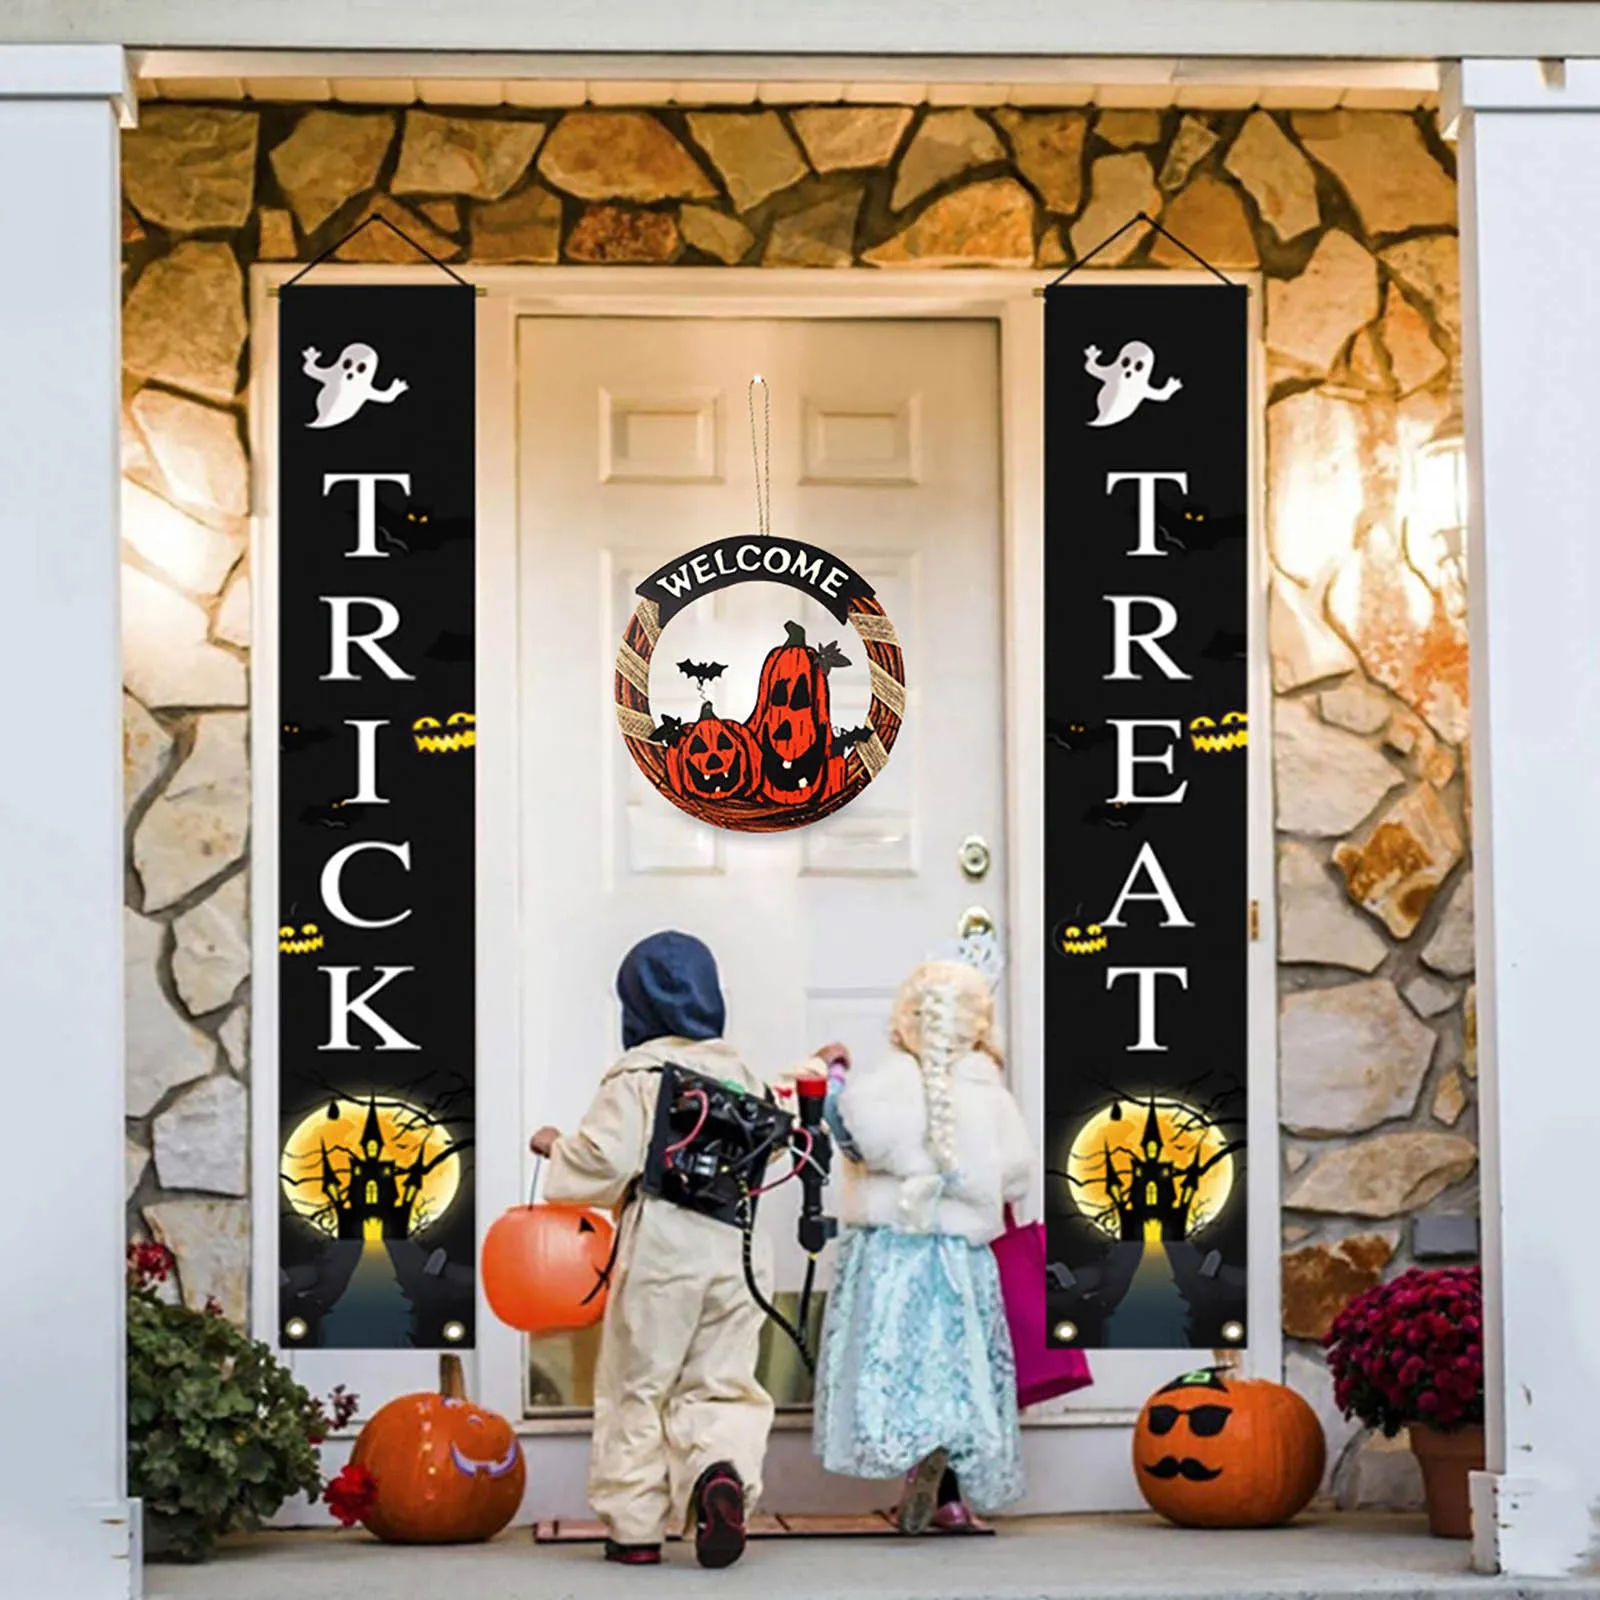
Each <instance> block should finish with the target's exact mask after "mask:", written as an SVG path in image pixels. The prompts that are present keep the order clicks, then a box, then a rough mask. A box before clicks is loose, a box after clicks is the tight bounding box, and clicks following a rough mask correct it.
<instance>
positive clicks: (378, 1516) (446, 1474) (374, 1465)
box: [350, 1355, 527, 1544]
mask: <svg viewBox="0 0 1600 1600" xmlns="http://www.w3.org/2000/svg"><path fill="white" fill-rule="evenodd" d="M439 1389H440V1392H439V1393H438V1394H407V1395H402V1396H401V1397H400V1398H399V1399H398V1400H391V1401H390V1402H389V1403H388V1405H386V1406H384V1407H383V1408H382V1409H381V1410H379V1411H377V1412H375V1413H374V1415H373V1416H372V1418H371V1420H370V1421H369V1422H368V1423H367V1425H366V1427H364V1428H363V1429H362V1430H361V1435H360V1437H359V1438H358V1439H357V1440H356V1447H355V1449H354V1451H352V1452H351V1456H350V1461H351V1464H352V1465H353V1466H358V1467H365V1468H366V1469H367V1471H368V1472H370V1473H371V1474H372V1476H373V1478H374V1479H375V1480H376V1481H377V1495H376V1498H375V1500H374V1502H373V1504H372V1506H371V1509H370V1510H368V1511H367V1513H366V1514H365V1515H364V1516H363V1517H362V1519H361V1520H362V1522H363V1523H364V1524H365V1525H366V1527H367V1528H368V1530H369V1531H370V1532H372V1533H374V1534H376V1535H377V1536H378V1538H380V1539H382V1540H384V1541H386V1542H387V1543H390V1544H475V1543H477V1542H479V1541H481V1540H484V1539H492V1538H493V1537H494V1536H495V1535H496V1534H497V1533H499V1531H500V1530H501V1529H502V1528H503V1527H505V1525H506V1524H507V1523H508V1522H509V1521H510V1520H511V1519H512V1517H513V1516H515V1515H516V1510H517V1507H518V1506H519V1505H521V1504H522V1489H523V1484H524V1482H525V1481H526V1478H527V1467H526V1465H525V1464H524V1462H523V1459H522V1446H521V1445H520V1444H518V1442H517V1436H516V1434H515V1433H514V1432H513V1431H512V1428H511V1424H510V1423H509V1422H507V1421H506V1419H505V1418H504V1417H500V1416H496V1415H495V1413H494V1412H492V1411H485V1410H483V1409H482V1408H481V1407H480V1406H475V1405H472V1404H471V1403H470V1402H469V1401H468V1400H467V1398H466V1393H465V1388H464V1385H463V1383H462V1377H461V1358H460V1356H454V1355H446V1356H442V1357H440V1360H439Z"/></svg>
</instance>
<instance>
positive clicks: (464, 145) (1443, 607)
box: [123, 104, 1476, 1500]
mask: <svg viewBox="0 0 1600 1600" xmlns="http://www.w3.org/2000/svg"><path fill="white" fill-rule="evenodd" d="M1453 172H1454V163H1453V161H1452V158H1451V156H1450V153H1449V152H1448V150H1447V149H1446V148H1445V147H1444V146H1443V145H1441V143H1440V142H1439V139H1438V136H1437V133H1436V130H1435V128H1434V125H1433V121H1432V119H1431V117H1429V116H1427V115H1417V116H1413V115H1409V114H1400V113H1337V112H1336V113H1313V114H1289V113H1276V114H1269V113H1266V112H1261V111H1257V112H1253V113H1249V114H1245V113H1230V114H1222V115H1216V114H1207V115H1199V114H1192V113H1181V112H1176V111H1171V112H1156V111H1147V110H1105V111H1100V112H1098V113H1094V112H1085V111H1082V110H1073V109H1063V110H1057V111H1037V110H1027V111H1023V110H1012V109H987V110H985V109H975V108H954V109H942V110H931V111H930V110H914V109H911V108H908V107H899V106H890V105H886V106H876V107H862V106H849V107H847V106H821V105H819V106H805V107H800V108H791V109H787V110H783V111H775V110H747V111H728V110H717V111H693V110H690V111H680V110H672V111H665V110H657V111H650V110H633V111H627V110H615V111H611V110H607V111H587V110H586V111H568V112H566V113H556V112H551V113H548V114H542V113H534V112H530V113H526V114H519V113H504V114H501V113H488V114H479V113H463V114H459V115H450V114H444V113H441V112H437V111H431V110H429V111H424V110H408V111H403V112H402V111H388V110H360V111H348V110H332V109H324V108H313V109H305V108H298V107H268V108H265V109H254V108H245V107H236V106H220V105H219V106H206V105H190V104H181V105H180V104H170V105H146V106H145V107H144V108H143V116H142V122H141V126H140V128H139V130H138V131H137V132H135V133H131V134H129V135H128V136H127V138H126V140H125V180H126V195H127V201H128V209H127V212H126V215H125V224H124V239H125V259H126V269H125V278H126V283H125V292H126V304H125V321H124V365H125V369H126V375H127V404H126V413H125V433H124V438H125V456H124V471H125V474H126V491H125V500H124V526H123V537H124V547H123V548H124V562H125V567H124V629H125V680H126V686H127V699H126V702H125V704H126V763H127V805H128V880H127V881H128V911H127V924H128V973H127V979H128V1144H127V1151H128V1178H127V1181H128V1200H129V1211H130V1224H131V1227H132V1228H133V1230H134V1231H136V1232H141V1231H148V1232H149V1233H151V1234H154V1235H157V1236H159V1237H161V1238H163V1239H165V1240H166V1241H167V1242H168V1243H170V1244H171V1245H172V1246H173V1248H174V1249H175V1250H176V1252H177V1255H178V1259H179V1274H180V1280H181V1285H182V1292H183V1293H184V1295H185V1296H186V1297H187V1298H188V1299H189V1300H190V1301H191V1302H195V1303H199V1302H201V1301H203V1300H204V1299H205V1298H206V1297H207V1296H208V1295H213V1294H214V1295H216V1296H217V1298H218V1299H219V1300H220V1301H221V1302H222V1303H223V1305H224V1306H225V1307H226V1308H227V1309H228V1311H229V1312H230V1313H231V1314H232V1315H235V1316H242V1315H243V1314H244V1311H245V1290H246V1282H247V1264H248V1247H249V1241H248V1228H247V1213H246V1207H247V1201H246V1199H245V1195H246V1188H247V1184H246V1148H247V1144H246V1125H247V1107H248V1083H249V1062H248V1056H247V1037H248V1008H249V956H248V949H249V946H248V939H247V913H248V878H247V875H246V862H247V856H248V847H249V822H250V818H249V790H248V750H247V740H246V732H245V722H246V718H245V704H246V697H247V678H246V665H247V653H248V648H249V625H250V623H249V618H250V604H249V576H248V573H247V570H246V517H247V514H248V511H249V506H250V498H249V485H250V468H249V463H248V460H247V456H246V449H245V442H244V441H245V427H244V424H245V417H244V397H243V392H242V384H243V377H244V357H245V349H246V344H247V341H248V337H249V331H250V330H249V324H248V320H247V315H246V306H245V277H244V269H245V268H246V267H247V266H248V265H249V264H250V263H251V262H253V261H261V260H284V261H287V260H306V259H309V258H310V257H311V256H313V255H315V254H317V253H319V252H320V251H322V250H325V249H327V248H328V247H329V246H330V245H332V244H333V243H334V242H335V241H336V240H337V239H338V238H339V237H340V236H341V235H342V234H344V233H345V232H346V231H347V230H348V229H349V228H350V227H352V226H353V225H354V224H355V223H356V222H358V221H360V220H361V219H362V218H363V217H365V216H366V215H368V214H369V213H373V212H376V213H378V214H380V215H382V216H385V217H388V218H389V219H391V220H392V221H394V222H395V223H397V224H398V225H399V226H400V227H401V228H403V229H404V230H405V231H406V232H407V233H409V234H410V235H411V236H412V237H413V238H415V239H416V240H417V241H418V242H419V243H421V244H423V245H425V246H426V247H427V249H429V250H430V251H432V252H433V253H434V254H436V255H438V256H440V257H442V258H444V259H446V260H450V261H455V262H468V261H477V262H497V263H531V264H553V263H556V262H567V263H653V264H657V265H660V266H663V267H666V266H669V265H673V264H680V265H696V266H714V265H718V264H721V265H730V266H731V265H762V266H783V267H812V268H819V269H826V268H853V267H856V268H866V269H873V268H876V269H913V268H938V267H944V266H999V267H1015V268H1032V267H1042V266H1055V265H1058V264H1064V263H1066V262H1068V261H1070V260H1073V259H1076V258H1078V257H1080V256H1082V255H1083V254H1085V253H1087V251H1088V250H1090V249H1091V248H1093V247H1094V246H1095V245H1097V244H1099V243H1100V242H1101V240H1102V239H1103V238H1105V236H1106V235H1108V234H1109V233H1111V232H1112V231H1113V230H1114V229H1116V228H1117V227H1119V226H1120V225H1121V224H1122V223H1123V222H1124V221H1126V220H1127V219H1128V217H1129V216H1130V215H1131V214H1132V213H1133V212H1135V211H1137V210H1139V209H1140V208H1143V209H1145V210H1147V211H1150V212H1152V213H1156V214H1159V215H1161V216H1162V218H1163V220H1164V222H1165V224H1166V225H1167V226H1168V227H1169V228H1170V229H1171V230H1172V231H1173V232H1174V233H1176V234H1178V235H1179V236H1181V237H1182V238H1183V239H1184V240H1185V241H1186V242H1187V243H1188V244H1189V245H1190V246H1191V247H1193V248H1194V249H1195V250H1197V251H1199V252H1200V253H1201V254H1202V255H1204V256H1205V257H1207V258H1208V259H1210V260H1211V261H1212V262H1214V263H1215V264H1216V265H1218V266H1220V267H1223V268H1236V269H1259V270H1261V271H1262V272H1263V273H1264V274H1265V278H1266V308H1265V326H1266V339H1267V346H1268V356H1267V360H1268V380H1269V389H1270V406H1269V409H1268V413H1267V426H1266V446H1267V474H1268V491H1269V506H1268V510H1269V530H1268V532H1269V548H1270V552H1271V559H1272V575H1271V578H1272V605H1271V653H1272V670H1273V681H1274V687H1275V690H1276V693H1277V696H1278V700H1277V706H1276V713H1277V716H1276V771H1277V803H1278V818H1277V821H1278V828H1279V892H1280V928H1279V937H1280V959H1281V962H1282V967H1281V980H1280V990H1281V1030H1282V1096H1283V1123H1284V1137H1283V1141H1282V1163H1283V1183H1284V1197H1285V1198H1284V1205H1285V1212H1284V1241H1285V1248H1286V1252H1287V1253H1286V1256H1285V1285H1286V1288H1285V1310H1284V1318H1285V1328H1286V1331H1287V1333H1288V1334H1289V1336H1290V1338H1291V1340H1292V1341H1293V1342H1292V1344H1291V1354H1290V1357H1289V1370H1290V1375H1291V1377H1292V1379H1293V1381H1295V1382H1296V1383H1297V1384H1299V1385H1300V1386H1301V1387H1302V1388H1304V1389H1305V1390H1306V1391H1307V1392H1308V1393H1309V1394H1311V1395H1312V1396H1313V1398H1314V1399H1316V1401H1317V1403H1318V1405H1319V1407H1320V1408H1321V1410H1322V1411H1323V1413H1324V1416H1325V1418H1326V1419H1327V1421H1328V1424H1329V1427H1330V1432H1331V1433H1332V1435H1333V1438H1334V1441H1335V1444H1336V1446H1337V1448H1336V1449H1335V1451H1334V1456H1335V1462H1336V1465H1337V1468H1338V1478H1337V1481H1338V1485H1339V1487H1340V1489H1341V1492H1342V1494H1343V1496H1344V1498H1346V1499H1347V1500H1362V1499H1371V1498H1392V1497H1393V1496H1394V1495H1395V1494H1396V1493H1400V1494H1402V1495H1404V1494H1409V1493H1410V1492H1411V1489H1410V1486H1409V1484H1407V1483H1405V1482H1402V1481H1401V1480H1400V1477H1399V1474H1400V1472H1401V1468H1402V1467H1403V1465H1404V1462H1403V1459H1402V1458H1401V1457H1399V1456H1396V1455H1394V1454H1392V1453H1385V1452H1382V1451H1374V1450H1372V1449H1370V1448H1365V1449H1357V1448H1353V1447H1352V1448H1347V1446H1349V1445H1350V1439H1351V1435H1350V1433H1349V1431H1348V1430H1347V1429H1345V1428H1344V1427H1343V1425H1342V1424H1340V1423H1338V1422H1337V1420H1336V1419H1335V1418H1334V1415H1333V1410H1332V1404H1331V1398H1330V1395H1329V1386H1328V1383H1327V1378H1326V1374H1325V1372H1324V1371H1323V1370H1322V1368H1321V1366H1320V1362H1319V1357H1318V1356H1317V1355H1316V1353H1315V1345H1314V1341H1315V1340H1316V1339H1317V1338H1318V1337H1319V1336H1320V1335H1321V1333H1322V1332H1323V1331H1324V1329H1325V1328H1326V1325H1327V1322H1328V1320H1329V1318H1330V1316H1331V1315H1332V1312H1333V1310H1334V1309H1335V1308H1336V1306H1337V1305H1338V1304H1339V1303H1340V1302H1341V1300H1342V1299H1343V1298H1344V1297H1345V1296H1346V1295H1347V1294H1348V1293H1349V1292H1350V1291H1352V1290H1353V1289H1357V1288H1360V1287H1363V1286H1365V1285H1366V1284H1368V1283H1371V1282H1373V1281H1376V1280H1377V1279H1378V1278H1379V1277H1380V1276H1381V1275H1383V1274H1384V1273H1385V1272H1388V1271H1392V1270H1394V1269H1396V1268H1397V1267H1398V1266H1399V1265H1401V1264H1402V1263H1403V1262H1404V1261H1405V1260H1406V1259H1407V1255H1408V1250H1409V1233H1408V1230H1407V1227H1406V1226H1405V1222H1406V1219H1407V1218H1408V1217H1409V1216H1411V1215H1413V1214H1414V1213H1416V1212H1418V1211H1420V1210H1426V1209H1438V1210H1472V1209H1475V1205H1476V1194H1475V1187H1474V1168H1475V1142H1474V1134H1475V1129H1476V1110H1475V1103H1474V1083H1473V1077H1474V1071H1475V1063H1474V1051H1473V1037H1472V1031H1473V1008H1472V989H1471V978H1472V970H1473V941H1472V927H1471V886H1470V870H1471V869H1470V861H1469V853H1470V852H1469V844H1468V840H1469V818H1468V816H1467V796H1466V786H1465V767H1466V762H1467V754H1468V752H1467V734H1468V724H1467V681H1466V640H1465V631H1464V624H1463V621H1462V617H1463V613H1464V574H1463V572H1462V571H1461V567H1460V559H1459V557H1460V552H1459V549H1457V548H1455V547H1454V546H1453V545H1452V544H1451V542H1450V541H1449V540H1448V539H1445V540H1441V539H1438V538H1434V537H1431V536H1430V535H1429V530H1428V529H1427V528H1426V527H1425V526H1422V525H1421V524H1419V522H1418V518H1417V514H1416V513H1417V507H1416V505H1415V503H1414V497H1413V496H1412V491H1411V484H1412V480H1413V477H1414V471H1415V465H1416V462H1417V460H1418V452H1419V449H1420V447H1421V445H1422V444H1423V442H1424V441H1425V440H1426V439H1427V438H1428V436H1429V434H1430V432H1431V431H1432V430H1433V429H1435V428H1436V427H1437V425H1438V424H1439V423H1440V422H1441V421H1442V419H1443V418H1444V417H1445V415H1446V413H1447V411H1448V409H1449V396H1450V382H1451V376H1452V370H1453V364H1454V361H1455V358H1456V356H1457V352H1458V345H1459V335H1460V326H1459V295H1458V289H1457V273H1456V239H1455V214H1456V195H1455V183H1454V176H1453ZM339 257H340V259H343V260H354V261H409V260H414V259H415V258H414V257H413V256H412V255H411V253H410V252H409V251H407V250H406V249H405V247H404V246H403V245H402V244H401V243H400V241H399V240H397V239H396V238H395V236H394V235H393V234H392V233H390V232H389V231H388V230H387V229H384V228H372V229H368V230H367V231H366V232H365V233H364V234H362V235H361V237H360V238H359V239H357V240H355V241H353V242H352V243H351V244H349V245H347V246H346V247H345V248H344V249H342V250H341V251H340V252H339ZM1097 260H1098V263H1099V264H1101V265H1105V266H1122V267H1150V266H1156V267H1184V266H1187V265H1190V263H1189V262H1188V260H1187V258H1185V257H1184V256H1183V255H1182V254H1181V253H1180V252H1179V251H1177V250H1176V249H1175V248H1174V247H1173V246H1172V245H1170V244H1169V243H1167V242H1166V241H1165V240H1163V239H1161V238H1159V237H1152V236H1149V235H1141V234H1140V233H1138V232H1130V233H1128V234H1127V235H1125V236H1124V237H1123V238H1122V239H1121V240H1119V241H1118V243H1117V244H1116V245H1115V246H1114V247H1112V248H1111V249H1109V250H1107V251H1105V252H1104V253H1102V254H1101V255H1100V256H1099V257H1098V258H1097ZM1330 1470H1331V1469H1330Z"/></svg>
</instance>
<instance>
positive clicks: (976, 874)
mask: <svg viewBox="0 0 1600 1600" xmlns="http://www.w3.org/2000/svg"><path fill="white" fill-rule="evenodd" d="M956 859H957V860H958V861H959V862H960V863H961V870H962V872H964V873H965V874H966V876H967V877H968V878H970V879H971V880H972V882H974V883H976V882H977V881H978V879H980V878H982V877H985V876H986V875H987V874H988V871H989V846H988V843H987V842H986V841H985V840H984V839H982V838H981V837H980V836H979V835H978V834H975V833H969V834H968V835H967V836H966V838H965V839H963V840H962V841H961V848H960V850H958V851H957V852H956Z"/></svg>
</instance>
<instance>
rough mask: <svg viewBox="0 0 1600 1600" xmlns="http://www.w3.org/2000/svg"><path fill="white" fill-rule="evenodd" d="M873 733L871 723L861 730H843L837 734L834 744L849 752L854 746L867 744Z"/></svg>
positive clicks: (860, 728)
mask: <svg viewBox="0 0 1600 1600" xmlns="http://www.w3.org/2000/svg"><path fill="white" fill-rule="evenodd" d="M872 732H873V729H872V724H871V723H870V722H869V723H866V724H865V725H864V726H862V727H859V728H841V729H839V730H838V731H836V732H835V734H834V736H833V742H834V743H835V744H836V745H838V747H839V748H840V749H841V750H848V749H849V748H850V747H851V746H852V745H857V744H865V743H866V742H867V740H868V739H870V738H871V737H872Z"/></svg>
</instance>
